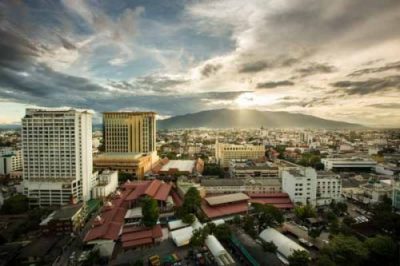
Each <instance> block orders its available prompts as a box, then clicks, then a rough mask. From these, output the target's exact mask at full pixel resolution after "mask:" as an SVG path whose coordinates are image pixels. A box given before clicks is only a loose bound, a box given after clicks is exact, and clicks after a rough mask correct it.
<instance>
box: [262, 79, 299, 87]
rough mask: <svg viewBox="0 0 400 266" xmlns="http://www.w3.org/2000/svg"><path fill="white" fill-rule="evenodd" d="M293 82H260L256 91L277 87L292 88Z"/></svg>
mask: <svg viewBox="0 0 400 266" xmlns="http://www.w3.org/2000/svg"><path fill="white" fill-rule="evenodd" d="M293 85H294V82H292V81H290V80H281V81H269V82H262V83H258V84H257V88H258V89H273V88H277V87H286V86H293Z"/></svg>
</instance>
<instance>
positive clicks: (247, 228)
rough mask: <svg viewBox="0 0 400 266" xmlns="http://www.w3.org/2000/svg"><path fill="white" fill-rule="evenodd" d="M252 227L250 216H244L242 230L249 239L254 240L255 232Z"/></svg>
mask: <svg viewBox="0 0 400 266" xmlns="http://www.w3.org/2000/svg"><path fill="white" fill-rule="evenodd" d="M254 226H255V223H254V218H253V217H252V216H250V215H246V216H245V217H244V219H243V229H244V231H245V232H246V233H247V234H249V235H250V236H251V237H253V238H256V237H257V232H256V230H255V228H254Z"/></svg>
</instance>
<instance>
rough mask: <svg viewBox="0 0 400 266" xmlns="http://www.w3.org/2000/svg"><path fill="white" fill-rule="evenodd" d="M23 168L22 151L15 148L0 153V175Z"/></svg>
mask: <svg viewBox="0 0 400 266" xmlns="http://www.w3.org/2000/svg"><path fill="white" fill-rule="evenodd" d="M19 170H22V151H21V150H13V151H9V152H4V153H3V154H2V155H0V175H8V174H10V173H11V172H14V171H19Z"/></svg>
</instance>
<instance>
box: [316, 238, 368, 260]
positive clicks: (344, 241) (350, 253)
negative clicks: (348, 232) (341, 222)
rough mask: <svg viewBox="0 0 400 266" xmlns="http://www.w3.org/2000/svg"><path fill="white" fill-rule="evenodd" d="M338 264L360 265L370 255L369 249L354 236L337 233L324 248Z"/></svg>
mask: <svg viewBox="0 0 400 266" xmlns="http://www.w3.org/2000/svg"><path fill="white" fill-rule="evenodd" d="M322 255H326V256H328V257H329V258H330V260H332V261H333V262H334V263H335V264H336V265H339V266H340V265H343V266H345V265H354V266H357V265H360V264H361V263H362V262H363V261H364V260H365V259H366V258H367V256H368V249H367V248H365V246H364V245H363V243H362V242H361V241H360V240H358V239H357V238H355V237H354V236H345V235H341V234H339V235H336V236H334V237H333V239H332V240H331V241H330V242H329V244H328V245H327V246H326V247H325V248H324V249H323V250H322Z"/></svg>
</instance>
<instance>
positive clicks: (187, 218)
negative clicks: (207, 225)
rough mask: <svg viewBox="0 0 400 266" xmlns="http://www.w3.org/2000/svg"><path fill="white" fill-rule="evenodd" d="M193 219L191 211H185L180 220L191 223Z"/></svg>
mask: <svg viewBox="0 0 400 266" xmlns="http://www.w3.org/2000/svg"><path fill="white" fill-rule="evenodd" d="M194 220H195V216H194V215H193V214H191V213H187V214H185V215H184V216H183V217H182V222H184V223H187V224H192V223H193V222H194Z"/></svg>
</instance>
